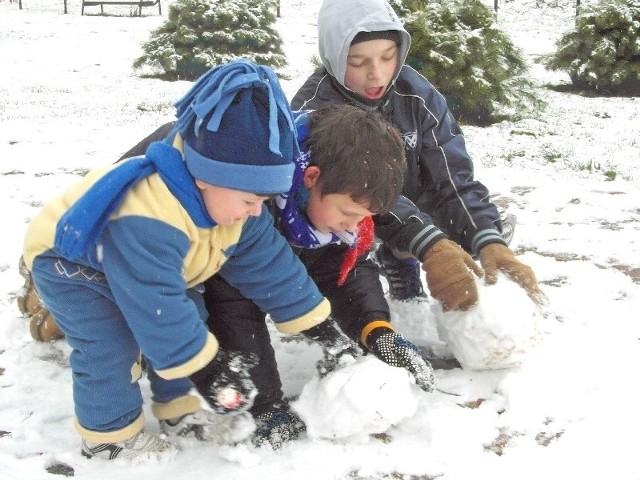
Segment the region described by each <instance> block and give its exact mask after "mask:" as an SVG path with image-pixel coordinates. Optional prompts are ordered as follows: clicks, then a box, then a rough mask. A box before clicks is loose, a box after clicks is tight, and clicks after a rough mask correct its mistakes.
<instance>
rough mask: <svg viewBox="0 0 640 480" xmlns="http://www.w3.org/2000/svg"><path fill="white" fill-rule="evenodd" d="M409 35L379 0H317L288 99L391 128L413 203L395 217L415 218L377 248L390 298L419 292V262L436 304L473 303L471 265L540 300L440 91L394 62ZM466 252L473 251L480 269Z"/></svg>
mask: <svg viewBox="0 0 640 480" xmlns="http://www.w3.org/2000/svg"><path fill="white" fill-rule="evenodd" d="M410 45H411V36H410V35H409V33H408V32H407V31H406V30H405V29H404V27H403V26H402V23H401V22H400V19H399V18H398V16H397V15H396V13H395V12H394V10H393V9H392V7H391V6H390V5H389V3H387V2H386V1H385V0H324V2H323V3H322V6H321V7H320V11H319V14H318V47H319V53H320V59H321V60H322V64H323V66H322V67H320V68H319V69H317V70H316V71H315V72H314V73H313V74H312V75H311V76H310V77H309V78H308V79H307V81H306V82H305V83H304V85H303V86H302V87H301V88H300V90H299V91H298V92H297V93H296V95H295V96H294V98H293V100H292V102H291V106H292V108H293V109H296V110H298V109H318V108H321V107H323V106H327V105H331V104H341V103H349V104H353V105H357V106H358V107H360V108H363V109H371V110H377V111H379V112H381V113H382V114H383V116H384V117H385V118H386V120H387V121H389V122H390V123H391V124H392V125H394V126H395V127H396V128H397V129H398V130H399V131H400V133H401V135H402V138H403V140H404V145H405V153H406V157H407V165H408V171H407V174H406V175H405V183H404V187H403V191H402V193H403V195H404V196H405V197H407V198H409V199H411V200H412V201H413V202H414V203H415V204H416V205H417V207H418V208H419V209H420V213H419V214H418V215H416V214H415V212H411V214H410V217H408V218H400V219H399V220H400V221H402V222H403V223H407V222H417V223H420V224H421V226H422V228H416V229H415V231H416V233H415V236H414V237H413V238H412V239H408V240H407V242H406V246H402V248H396V249H391V248H389V247H388V246H385V245H383V246H381V247H380V248H379V249H378V252H377V255H378V259H379V261H380V264H381V265H382V267H383V274H384V275H385V277H386V278H387V280H388V282H389V287H390V294H391V297H392V298H394V299H396V300H407V299H412V298H419V297H422V296H424V295H425V294H424V291H423V290H422V283H421V281H420V273H419V271H420V270H419V266H420V264H422V269H423V270H424V271H425V272H426V281H427V286H428V288H429V292H430V294H431V295H432V296H433V297H434V298H435V299H437V300H439V301H440V302H441V303H442V306H443V309H444V310H445V311H448V310H467V309H469V308H470V307H472V306H473V305H475V304H476V303H477V302H478V292H477V288H476V285H475V281H474V278H473V275H474V274H475V275H477V276H479V277H480V276H483V275H484V277H485V281H486V283H487V284H493V283H495V282H496V280H497V271H498V270H501V271H503V272H504V273H505V274H506V275H508V276H509V277H510V278H511V279H512V280H513V281H515V282H516V283H517V284H519V285H520V286H521V287H522V288H524V289H525V290H526V292H527V294H528V295H529V296H530V297H531V298H532V299H533V300H534V301H535V302H536V303H541V302H543V299H544V295H543V294H542V292H541V291H540V289H539V286H538V282H537V280H536V277H535V274H534V272H533V270H532V269H531V268H530V267H528V266H527V265H525V264H523V263H521V262H520V261H519V260H518V259H517V258H516V256H515V255H514V254H513V252H512V251H511V250H510V249H509V247H508V241H509V240H510V235H509V232H508V230H511V231H512V229H513V225H507V224H504V223H503V222H502V221H501V219H500V215H499V213H498V209H497V208H496V206H495V205H494V204H493V203H491V201H490V200H489V197H490V195H489V191H488V189H487V188H486V187H485V186H484V185H483V184H482V183H480V182H479V181H477V180H475V179H474V176H473V162H472V160H471V158H470V156H469V154H468V153H467V151H466V148H465V142H464V136H463V134H462V131H461V130H460V127H459V126H458V125H457V123H456V122H455V120H454V119H453V116H452V114H451V112H450V111H449V108H448V107H447V104H446V100H445V99H444V97H443V96H442V95H441V94H440V93H439V92H438V91H437V90H436V89H435V88H434V87H433V85H431V84H430V83H429V81H428V80H427V79H426V78H425V77H423V76H422V75H420V74H419V73H418V72H417V71H415V70H414V69H413V68H411V67H410V66H408V65H406V64H405V63H404V62H405V60H406V58H407V54H408V52H409V48H410ZM395 213H397V212H395ZM447 237H448V238H447ZM461 247H462V248H461ZM470 255H474V256H478V257H479V259H480V264H481V266H482V269H481V268H479V267H478V266H477V264H476V263H475V262H474V261H473V259H472V258H471V256H470Z"/></svg>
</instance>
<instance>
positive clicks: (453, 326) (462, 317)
mask: <svg viewBox="0 0 640 480" xmlns="http://www.w3.org/2000/svg"><path fill="white" fill-rule="evenodd" d="M476 283H477V285H478V296H479V302H478V305H477V306H475V307H473V308H471V309H470V310H468V311H466V312H447V313H443V311H442V308H441V307H438V308H434V311H435V312H436V320H437V326H438V334H439V335H440V338H441V339H442V340H444V341H445V342H446V343H447V345H448V347H449V348H450V349H451V351H452V352H453V354H454V356H455V357H456V359H457V360H458V362H460V365H462V366H463V367H464V368H465V369H471V370H489V369H500V368H510V367H515V366H517V365H520V364H521V363H522V362H523V361H524V360H525V359H526V358H527V357H528V356H529V355H530V354H531V352H532V351H533V350H534V348H535V347H536V345H538V343H539V341H540V323H541V317H542V314H541V312H540V309H539V308H538V307H537V306H536V305H535V304H534V303H533V301H532V300H531V299H530V298H529V297H528V296H527V294H526V292H525V291H524V289H523V288H521V287H520V286H519V285H517V284H516V283H514V282H512V281H511V280H510V279H509V278H508V277H507V276H506V275H504V274H502V273H500V272H499V273H498V281H497V283H496V284H495V285H485V284H484V280H477V282H476Z"/></svg>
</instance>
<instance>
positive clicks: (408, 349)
mask: <svg viewBox="0 0 640 480" xmlns="http://www.w3.org/2000/svg"><path fill="white" fill-rule="evenodd" d="M361 340H362V343H363V344H364V345H366V347H367V348H368V349H369V351H370V352H371V353H373V354H374V355H375V356H376V357H377V358H378V359H380V360H382V361H383V362H384V363H386V364H387V365H391V366H392V367H400V368H404V369H405V370H407V371H408V372H409V373H410V374H411V375H412V376H413V378H415V380H416V384H417V385H418V386H419V387H420V388H421V389H422V390H424V391H425V392H432V391H433V390H434V389H435V383H436V380H435V375H434V373H433V368H432V367H431V364H430V363H429V362H428V361H427V360H426V359H425V358H423V356H422V355H421V354H420V351H419V350H418V347H416V346H415V345H414V344H413V343H411V342H410V341H408V340H407V339H406V338H404V337H403V336H402V335H400V334H398V333H395V332H394V331H393V327H392V326H391V324H390V323H389V322H386V321H384V320H374V321H372V322H370V323H368V324H367V325H366V326H365V328H364V329H363V330H362V335H361Z"/></svg>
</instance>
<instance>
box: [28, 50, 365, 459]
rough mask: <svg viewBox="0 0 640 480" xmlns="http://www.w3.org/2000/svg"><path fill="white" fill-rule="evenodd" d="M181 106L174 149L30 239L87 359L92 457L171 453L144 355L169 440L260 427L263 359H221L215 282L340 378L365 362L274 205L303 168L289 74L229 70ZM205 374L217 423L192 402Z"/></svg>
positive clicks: (107, 182)
mask: <svg viewBox="0 0 640 480" xmlns="http://www.w3.org/2000/svg"><path fill="white" fill-rule="evenodd" d="M176 106H177V122H176V129H177V133H176V135H174V136H173V142H172V144H168V143H164V142H155V143H152V144H151V145H150V146H149V148H148V149H147V151H146V154H145V155H144V156H140V157H135V158H131V159H129V160H127V161H125V162H120V163H118V164H116V165H115V166H110V167H107V168H103V169H98V170H95V171H92V172H90V173H89V174H87V176H86V177H85V178H83V179H82V180H81V181H80V182H79V183H77V184H76V185H73V186H72V187H70V188H69V189H68V190H67V191H66V192H64V193H63V194H62V195H60V196H58V197H56V198H54V199H53V200H51V201H50V202H48V203H47V204H46V205H45V206H44V208H43V210H42V211H41V212H40V213H39V214H38V215H37V216H36V217H34V218H33V220H32V221H31V223H30V225H29V228H28V231H27V234H26V238H25V244H24V261H25V263H26V266H27V268H28V269H29V270H30V271H31V274H32V276H33V281H34V283H35V285H36V287H37V290H38V293H39V294H40V296H41V298H42V300H43V303H44V305H45V306H46V308H47V309H48V310H49V311H50V312H51V313H52V315H53V316H54V317H55V319H56V321H57V323H58V324H59V327H60V328H61V330H62V331H63V332H64V335H65V337H66V339H67V342H68V344H69V345H70V346H71V348H72V352H71V359H70V362H71V369H72V373H73V393H74V403H75V416H76V420H75V426H76V428H77V430H78V432H79V433H80V436H81V437H82V450H81V451H82V454H83V455H85V456H87V457H94V456H97V457H102V458H107V459H113V458H116V457H127V458H131V457H136V456H138V455H140V454H148V453H153V454H155V453H159V452H163V451H166V450H167V449H169V448H170V444H169V443H168V442H167V441H166V440H164V439H163V437H161V436H159V435H157V434H155V433H151V432H148V431H145V430H144V427H145V420H144V417H143V413H142V396H141V391H140V387H139V385H138V380H139V378H140V376H141V371H142V370H141V366H140V362H141V358H142V356H144V359H145V360H146V362H147V372H148V378H149V381H150V385H151V390H152V393H153V406H152V412H153V414H154V416H156V417H157V418H158V419H159V420H160V427H161V430H162V431H163V432H165V433H168V434H174V433H175V434H183V433H185V432H187V431H193V432H194V433H196V436H198V437H200V438H206V437H207V436H208V435H212V434H213V435H215V434H216V432H229V431H233V428H230V427H233V426H234V425H238V423H242V422H239V419H245V420H247V419H248V418H249V417H248V414H246V413H244V412H246V410H247V409H248V408H249V407H250V406H251V403H252V400H253V397H254V396H255V394H256V392H255V388H254V386H253V383H252V382H251V380H250V378H249V374H248V370H249V369H250V368H251V367H252V366H253V363H254V362H255V359H252V358H250V357H248V356H246V355H240V354H237V353H236V352H231V351H225V350H224V349H221V348H220V346H219V343H218V341H217V339H216V338H215V337H214V336H213V335H212V334H211V333H210V332H209V331H208V329H207V327H206V325H205V323H204V322H203V320H204V319H205V318H206V311H205V308H204V303H203V299H202V295H201V291H202V289H201V288H199V286H200V285H201V284H202V282H204V280H206V279H207V278H209V277H211V276H212V275H213V274H215V273H219V274H220V275H221V276H222V277H223V278H224V279H225V280H226V281H227V282H228V283H229V284H231V285H233V286H234V287H236V288H237V289H238V290H239V291H240V292H242V294H243V295H244V296H246V297H247V298H249V299H251V300H252V301H253V302H255V303H256V304H257V305H259V306H260V308H261V309H263V310H264V311H266V312H269V314H270V315H271V317H272V318H273V319H274V321H275V322H276V323H277V325H278V328H279V329H280V330H281V331H282V332H285V333H304V334H305V335H307V336H308V337H309V338H311V339H313V340H316V341H317V342H319V343H320V344H321V346H322V347H323V349H324V351H325V354H326V357H327V358H326V362H327V364H330V363H332V362H333V363H335V361H336V359H337V358H338V357H340V356H341V355H343V354H349V355H357V354H358V349H357V346H356V345H355V344H354V343H353V342H351V341H350V340H349V339H347V338H346V336H345V335H344V334H343V333H342V332H340V331H339V330H338V329H337V328H336V327H335V326H333V324H332V323H330V322H329V321H325V320H326V319H327V317H328V315H329V311H330V306H329V302H328V301H327V300H326V299H325V298H324V297H323V296H322V295H321V294H320V292H319V291H318V289H317V287H316V286H315V284H314V282H313V281H312V280H311V279H310V278H309V277H308V275H307V273H306V270H305V268H304V267H303V266H302V264H301V262H300V261H299V259H298V258H297V257H296V256H295V255H294V254H293V252H292V250H291V248H290V247H289V245H288V244H287V242H286V240H284V239H283V238H282V236H280V235H279V234H278V233H277V231H276V229H275V228H274V227H273V223H272V218H271V216H270V215H269V213H268V211H267V210H266V208H265V207H264V205H263V202H264V201H265V200H266V199H267V198H269V197H270V196H272V195H274V194H277V193H281V192H286V191H288V190H289V189H290V187H291V183H292V176H293V171H294V164H293V158H294V156H295V155H296V154H297V144H296V140H295V131H294V126H293V119H292V115H291V112H290V110H289V108H288V106H287V103H286V100H285V98H284V94H283V92H282V90H281V88H280V86H279V83H278V80H277V78H276V76H275V74H274V73H273V71H271V70H270V69H269V68H268V67H264V66H259V65H255V64H252V63H250V62H246V61H241V60H239V61H235V62H231V63H229V64H225V65H221V66H218V67H215V68H213V69H212V70H210V71H209V72H208V73H207V74H205V75H204V76H203V77H201V78H200V79H199V80H198V81H197V82H196V84H195V85H194V86H193V88H192V89H191V90H190V91H189V92H188V93H187V95H186V96H185V97H184V98H183V99H181V100H180V101H179V102H178V103H177V104H176ZM198 374H199V376H198V377H197V385H198V390H199V392H200V393H201V394H202V395H203V396H204V397H205V398H206V400H207V402H208V404H209V405H210V407H211V408H210V409H208V408H206V407H205V408H203V405H202V404H201V402H200V398H199V397H198V396H197V395H193V394H192V393H191V389H192V387H193V383H192V381H191V379H190V378H194V375H198ZM229 419H232V421H229ZM234 422H235V423H234ZM221 424H224V426H223V427H224V428H219V429H218V430H216V426H218V427H219V426H220V425H221ZM245 431H246V429H245ZM246 433H248V432H246ZM217 439H218V440H232V441H236V440H238V438H227V437H225V438H221V437H220V436H218V437H217Z"/></svg>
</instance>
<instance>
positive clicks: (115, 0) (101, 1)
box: [80, 0, 162, 17]
mask: <svg viewBox="0 0 640 480" xmlns="http://www.w3.org/2000/svg"><path fill="white" fill-rule="evenodd" d="M98 5H100V13H104V6H105V5H136V6H137V7H138V16H139V17H141V16H142V7H153V6H154V5H158V14H159V15H162V5H161V4H160V0H82V11H81V13H80V14H81V15H84V7H97V6H98Z"/></svg>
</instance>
